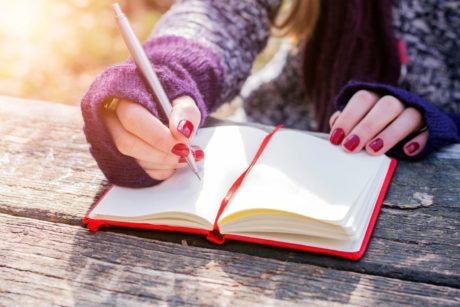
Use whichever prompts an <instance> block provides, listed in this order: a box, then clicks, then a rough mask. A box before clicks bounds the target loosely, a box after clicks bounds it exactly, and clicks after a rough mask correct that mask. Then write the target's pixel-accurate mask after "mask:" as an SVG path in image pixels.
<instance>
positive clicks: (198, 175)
mask: <svg viewBox="0 0 460 307" xmlns="http://www.w3.org/2000/svg"><path fill="white" fill-rule="evenodd" d="M195 175H196V177H198V180H200V181H201V177H200V174H198V172H195Z"/></svg>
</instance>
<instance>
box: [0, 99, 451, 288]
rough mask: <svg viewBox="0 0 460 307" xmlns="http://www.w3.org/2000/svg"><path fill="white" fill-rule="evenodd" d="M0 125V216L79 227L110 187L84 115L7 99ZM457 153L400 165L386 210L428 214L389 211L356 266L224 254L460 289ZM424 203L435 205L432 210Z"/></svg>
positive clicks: (0, 103)
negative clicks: (88, 135)
mask: <svg viewBox="0 0 460 307" xmlns="http://www.w3.org/2000/svg"><path fill="white" fill-rule="evenodd" d="M0 122H2V125H1V126H0V135H1V136H2V137H1V138H0V212H1V213H7V214H11V215H18V216H27V217H33V218H37V219H42V220H48V221H53V222H62V223H67V224H73V225H77V224H80V219H81V217H82V216H83V214H84V213H85V212H86V211H87V210H88V208H89V207H90V206H91V205H92V204H93V203H94V201H95V199H97V198H98V196H99V195H100V194H101V192H102V191H103V190H104V189H105V185H106V184H107V183H106V181H105V180H104V179H103V176H102V174H101V173H100V171H99V170H98V169H97V167H96V164H95V162H94V161H93V160H92V158H91V157H90V155H89V153H88V151H87V145H86V142H85V140H84V136H83V134H82V133H81V126H82V120H81V116H80V111H79V109H78V108H77V107H72V106H63V105H58V104H50V103H44V102H30V101H23V100H20V99H12V98H4V97H3V98H0ZM456 152H460V146H453V147H450V148H448V149H446V150H445V151H444V152H443V153H441V154H439V155H440V157H432V158H431V159H429V160H427V161H424V162H419V163H416V164H409V163H400V166H399V168H398V171H397V173H396V176H395V179H394V180H393V183H392V186H391V188H390V191H389V195H388V197H387V199H386V203H388V204H389V205H392V206H393V205H394V206H395V207H405V206H406V205H407V206H406V207H413V206H414V204H415V206H420V203H422V204H423V203H424V202H425V206H427V207H424V208H420V209H417V210H397V209H384V210H383V212H382V214H381V216H380V218H379V223H378V225H377V228H376V231H375V233H374V239H373V240H372V241H371V245H370V248H369V252H368V253H367V255H366V256H365V258H364V259H363V260H362V261H360V262H358V263H353V262H349V261H342V260H340V259H335V258H331V257H323V256H318V255H311V254H306V253H300V252H292V251H286V250H282V249H274V248H267V247H260V246H255V245H250V244H242V243H229V244H227V245H226V246H224V247H219V248H223V249H227V250H231V251H237V252H240V253H247V254H255V255H259V256H262V257H266V258H275V259H281V260H289V261H294V262H298V263H315V264H318V265H322V266H331V267H336V268H341V269H346V270H353V271H357V272H360V271H364V272H368V273H370V274H379V275H383V276H398V277H399V278H403V279H407V280H420V281H423V282H428V283H434V284H441V285H442V284H445V285H450V286H455V285H456V286H458V284H460V282H459V276H460V272H459V268H456V267H455V264H456V263H458V262H459V261H458V260H459V259H458V258H459V255H458V254H459V253H458V248H459V246H460V244H459V237H460V236H459V221H460V212H459V210H458V209H457V208H458V203H459V195H460V192H459V191H458V189H459V188H460V182H459V174H460V172H459V169H458V168H459V165H460V163H459V160H458V159H457V156H456V155H455V153H456ZM414 165H415V166H414ZM440 174H442V176H441V175H440ZM417 180H418V181H417ZM435 180H436V181H435ZM441 180H442V181H441ZM417 182H420V183H422V185H421V186H417ZM433 183H436V185H434V184H433ZM416 193H419V194H416ZM423 193H425V194H426V195H428V196H426V195H425V194H423ZM414 195H418V196H414ZM420 195H421V196H420ZM417 197H418V198H417ZM430 197H431V198H430ZM426 199H432V205H427V204H428V202H426ZM117 231H124V232H128V233H131V234H135V235H137V236H146V237H151V238H155V239H160V240H167V241H173V242H181V240H183V239H184V238H185V239H187V240H189V241H190V244H192V245H196V246H205V247H210V245H209V244H208V243H207V242H206V241H205V240H204V239H203V238H201V237H196V236H189V235H185V234H168V233H160V232H143V231H127V230H117ZM212 247H213V248H216V247H215V246H212Z"/></svg>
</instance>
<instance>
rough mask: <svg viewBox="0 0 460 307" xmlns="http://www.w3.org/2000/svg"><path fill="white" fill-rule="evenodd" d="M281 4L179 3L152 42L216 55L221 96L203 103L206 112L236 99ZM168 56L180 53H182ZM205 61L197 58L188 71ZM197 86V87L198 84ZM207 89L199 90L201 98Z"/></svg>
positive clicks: (267, 0)
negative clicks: (175, 41) (176, 41)
mask: <svg viewBox="0 0 460 307" xmlns="http://www.w3.org/2000/svg"><path fill="white" fill-rule="evenodd" d="M280 2H281V1H280V0H245V1H241V0H226V1H215V0H182V1H178V2H177V3H176V4H175V5H174V6H173V7H172V8H171V9H170V10H169V11H168V12H167V13H166V14H165V15H164V16H163V17H162V18H161V20H160V21H159V23H158V24H157V26H156V28H155V30H154V32H153V37H152V38H153V39H155V38H157V37H171V36H178V37H182V38H185V39H186V40H187V41H186V42H184V43H183V45H182V46H181V49H182V52H184V53H186V54H188V55H189V56H193V54H192V53H190V52H189V51H188V50H187V46H188V44H189V42H193V43H196V44H198V45H200V46H203V47H204V48H206V49H208V50H209V52H210V53H212V54H215V55H216V57H214V58H213V61H216V62H214V63H213V65H214V66H219V67H221V68H222V80H219V82H220V83H221V84H219V85H220V89H221V92H220V93H219V94H218V97H217V98H216V99H215V100H214V101H211V100H208V99H205V104H206V106H207V107H208V109H209V111H210V112H211V111H213V110H215V109H216V108H217V107H218V106H219V105H220V104H221V103H223V102H227V101H230V100H231V99H232V98H233V97H234V96H235V95H237V94H238V93H239V91H240V89H241V86H242V85H243V83H244V81H245V80H246V78H247V77H248V75H249V74H250V71H251V67H252V64H253V62H254V59H255V57H256V55H257V54H258V53H259V52H260V51H261V50H262V49H263V48H264V47H265V45H266V42H267V40H268V36H269V33H270V18H271V17H272V16H273V15H274V14H276V12H277V10H278V8H279V6H280ZM171 52H178V53H180V52H181V50H175V51H171ZM203 60H206V59H204V58H197V59H196V61H195V62H194V63H191V64H190V65H191V67H193V66H195V65H196V64H197V63H199V62H201V61H203ZM198 86H200V85H199V84H198ZM206 91H209V89H203V90H200V92H202V93H203V94H204V93H205V92H206Z"/></svg>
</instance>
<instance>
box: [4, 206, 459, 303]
mask: <svg viewBox="0 0 460 307" xmlns="http://www.w3.org/2000/svg"><path fill="white" fill-rule="evenodd" d="M0 231H1V233H2V240H1V241H0V260H1V261H0V280H2V282H1V283H0V293H1V300H2V303H4V304H5V305H9V304H11V305H12V304H14V305H25V304H27V305H49V304H55V305H60V306H69V305H75V304H78V305H132V304H136V305H138V304H141V305H148V304H171V305H184V304H187V305H236V306H238V305H242V304H245V305H246V304H259V305H281V306H288V305H289V306H291V305H305V304H308V305H320V306H324V305H328V306H329V305H332V304H349V305H354V306H369V305H373V304H381V305H385V306H392V305H401V304H404V305H407V304H411V305H456V304H459V303H460V302H459V298H460V290H459V289H454V288H450V287H445V286H435V285H429V284H424V283H413V282H408V281H401V280H398V279H394V278H387V277H379V276H372V275H366V274H359V273H351V272H346V271H340V270H335V269H331V268H324V267H318V266H314V265H309V264H299V263H291V262H286V261H279V260H273V259H264V258H260V257H255V256H247V255H242V254H236V253H231V252H226V251H216V250H210V249H205V248H196V247H190V246H178V245H177V244H172V243H167V242H158V241H153V240H148V239H143V238H136V237H132V236H128V235H125V234H117V233H111V232H99V233H97V234H96V235H93V234H91V233H89V232H87V231H86V230H84V229H82V228H81V227H78V226H70V225H65V224H56V223H51V222H45V221H39V220H35V219H28V218H20V217H12V216H9V215H0Z"/></svg>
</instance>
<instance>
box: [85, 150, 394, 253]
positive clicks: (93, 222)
mask: <svg viewBox="0 0 460 307" xmlns="http://www.w3.org/2000/svg"><path fill="white" fill-rule="evenodd" d="M396 165H397V161H396V160H395V159H394V158H391V162H390V165H389V167H388V171H387V174H386V176H385V180H384V182H383V184H382V188H381V190H380V193H379V196H378V198H377V201H376V203H375V206H374V211H373V212H372V216H371V218H370V220H369V225H368V227H367V230H366V234H365V235H364V240H363V243H362V244H361V248H360V249H359V250H358V251H356V252H342V251H338V250H332V249H327V248H320V247H314V246H307V245H301V244H295V243H286V242H281V241H274V240H267V239H258V238H252V237H246V236H240V235H232V234H228V235H224V236H223V238H222V240H217V241H216V240H210V241H212V242H214V243H216V244H223V243H224V242H225V240H234V241H244V242H249V243H256V244H262V245H270V246H275V247H282V248H289V249H295V250H301V251H306V252H313V253H319V254H326V255H332V256H337V257H341V258H346V259H350V260H359V259H361V258H362V257H363V256H364V253H365V251H366V249H367V246H368V244H369V241H370V238H371V235H372V232H373V230H374V226H375V224H376V222H377V218H378V216H379V213H380V208H381V207H382V203H383V200H384V198H385V195H386V192H387V190H388V187H389V186H390V182H391V178H392V177H393V174H394V171H395V169H396ZM110 190H112V187H111V188H109V189H108V190H107V191H106V192H105V193H104V195H103V196H102V197H101V198H100V199H99V200H98V201H97V202H96V203H95V204H94V206H92V207H91V209H90V210H89V211H88V212H87V213H86V215H85V216H84V218H83V223H84V224H86V226H87V227H88V229H89V230H90V231H92V232H97V231H98V229H99V228H100V227H109V226H118V227H128V228H141V229H153V230H162V231H173V232H185V233H193V234H201V235H207V236H208V238H209V237H210V235H211V230H206V229H199V228H191V227H180V226H168V225H152V224H146V223H131V222H119V221H111V220H97V219H92V218H90V217H89V215H90V214H91V212H92V211H93V210H94V208H96V206H97V205H98V204H99V203H100V202H101V201H102V199H104V197H105V196H106V195H107V194H108V193H109V192H110Z"/></svg>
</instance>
